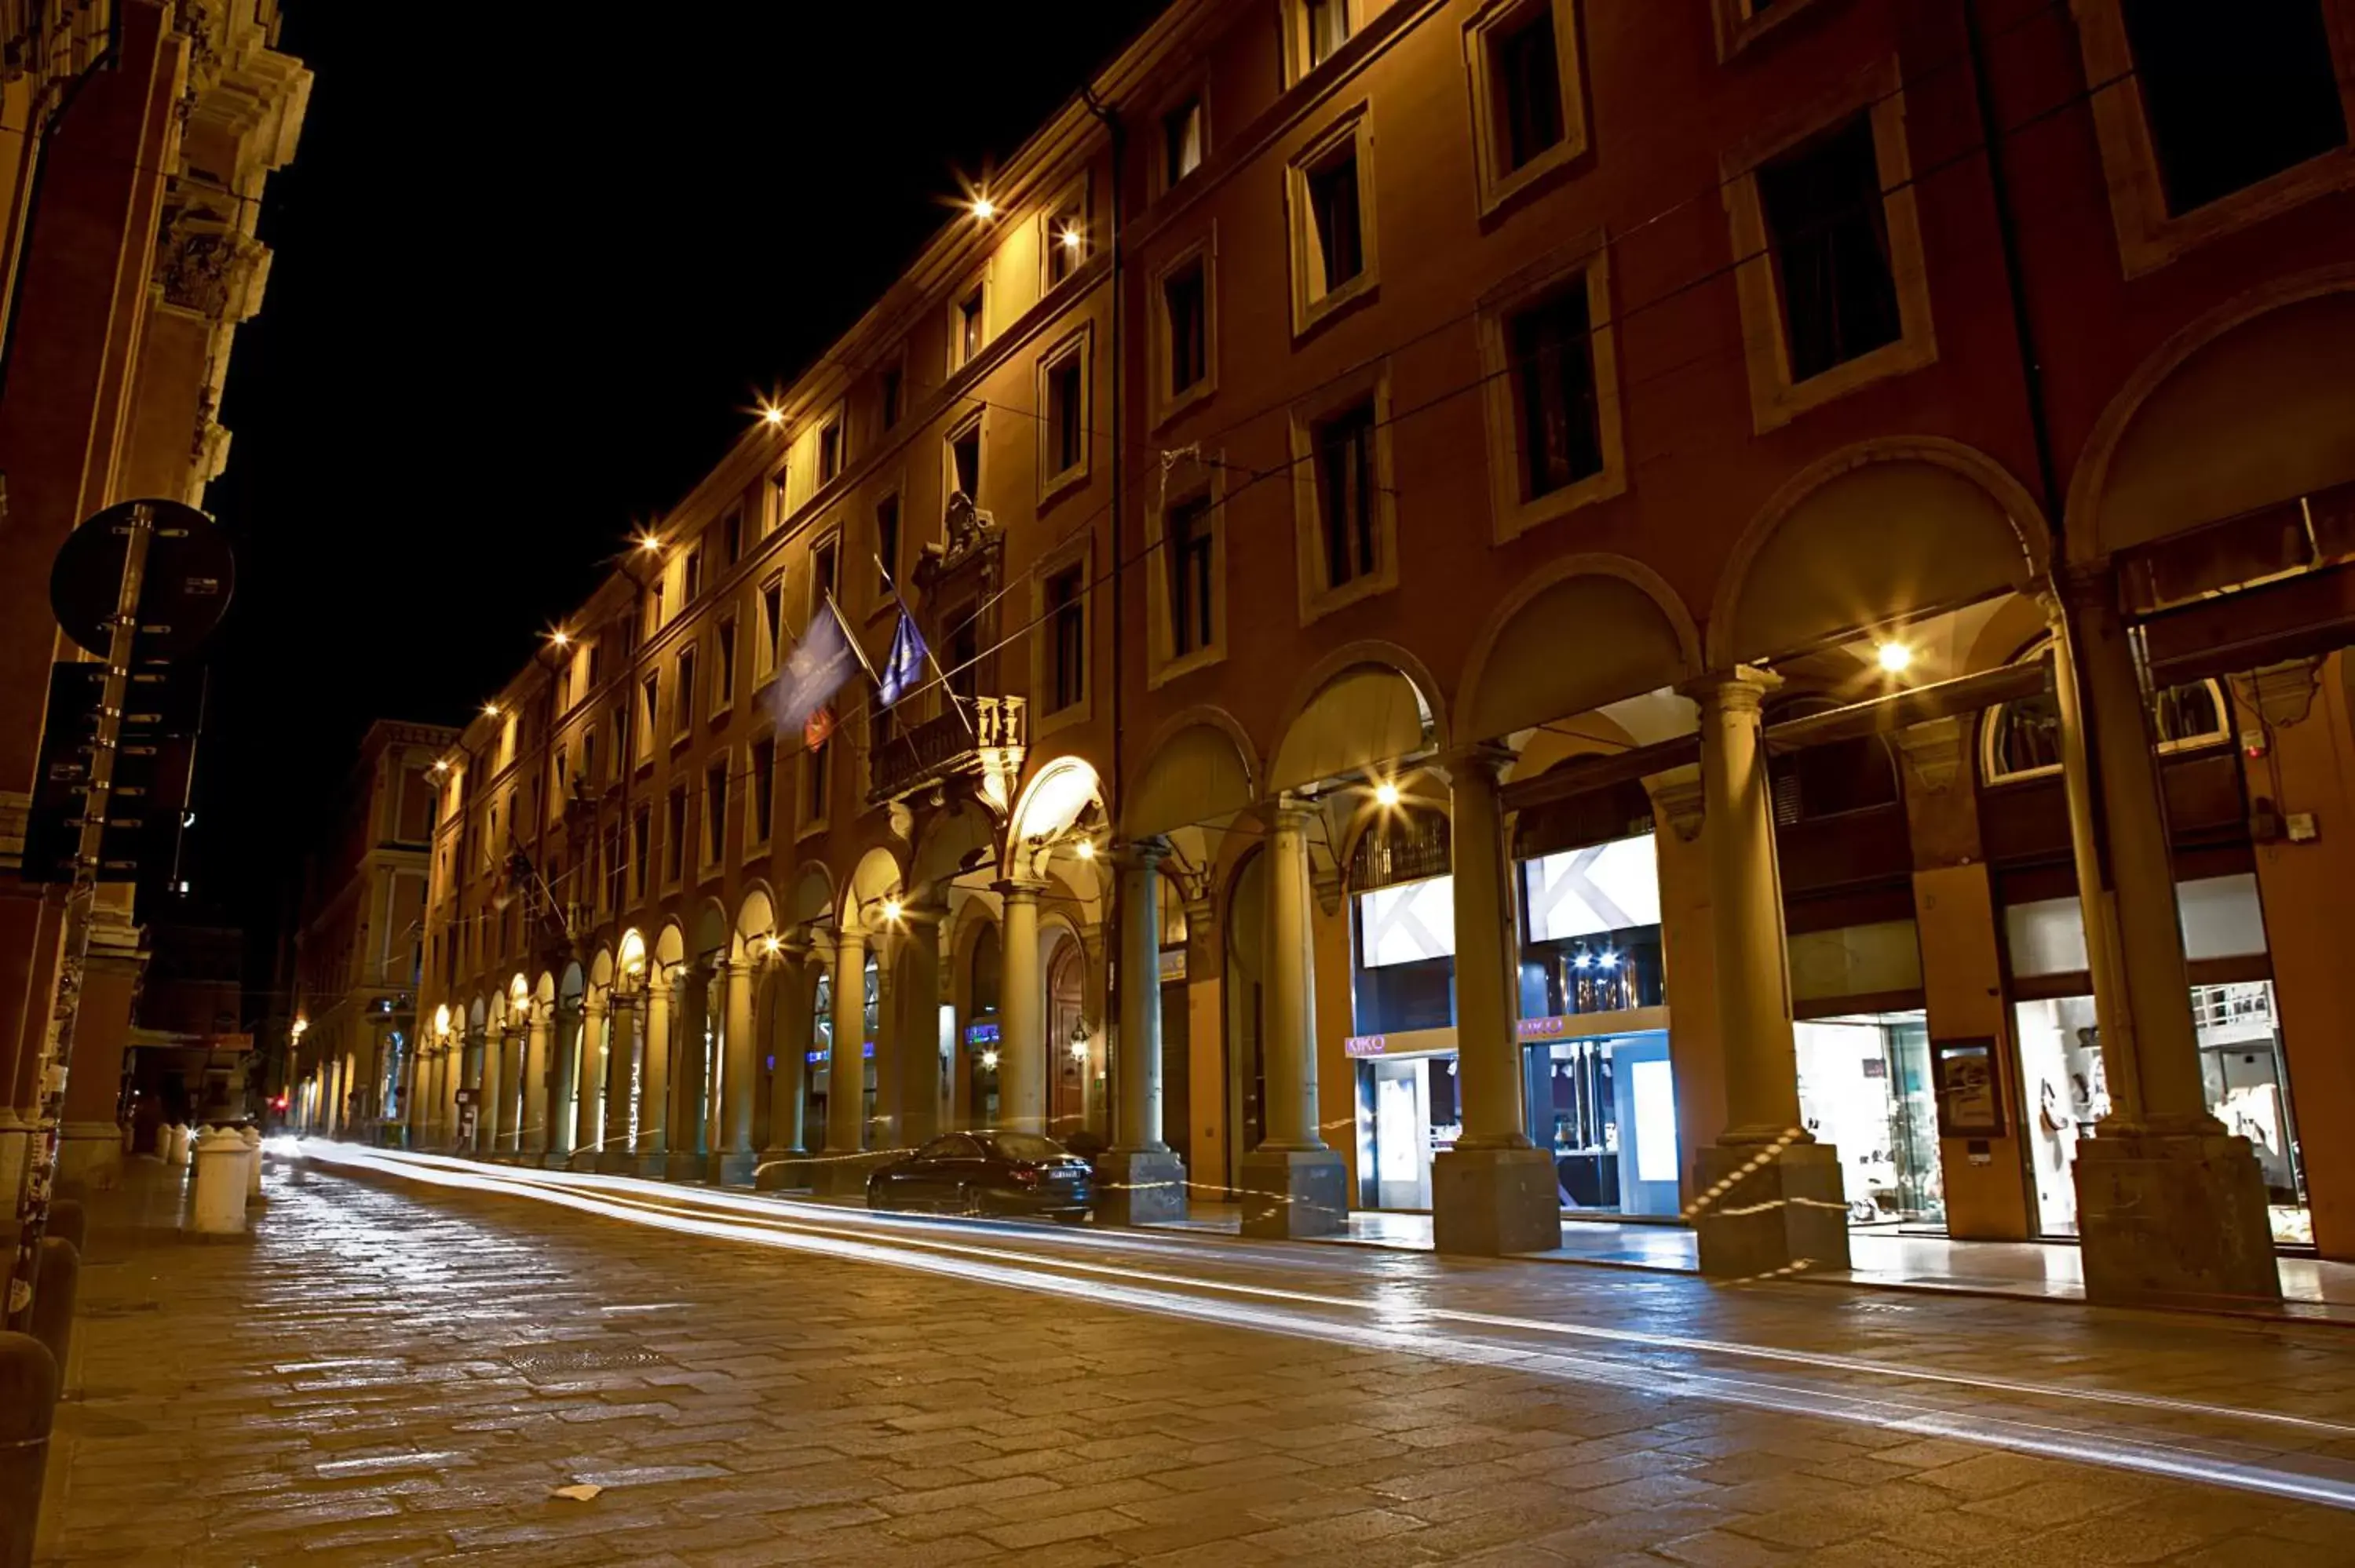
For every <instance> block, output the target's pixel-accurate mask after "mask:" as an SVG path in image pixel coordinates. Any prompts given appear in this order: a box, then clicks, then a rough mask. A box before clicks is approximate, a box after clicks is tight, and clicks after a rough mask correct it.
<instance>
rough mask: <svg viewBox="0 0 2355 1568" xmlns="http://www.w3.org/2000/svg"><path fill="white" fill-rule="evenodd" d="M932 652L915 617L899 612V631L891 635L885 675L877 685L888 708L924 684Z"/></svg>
mask: <svg viewBox="0 0 2355 1568" xmlns="http://www.w3.org/2000/svg"><path fill="white" fill-rule="evenodd" d="M930 652H932V650H930V649H928V648H926V647H925V646H924V634H923V633H922V631H919V630H917V629H916V618H915V617H914V616H912V615H910V614H909V613H908V612H907V611H906V610H905V609H902V610H901V611H900V630H897V631H894V632H893V633H892V634H891V653H890V657H889V658H887V659H885V660H884V661H883V673H882V674H881V675H880V676H879V677H878V678H877V680H876V683H875V684H876V688H877V690H878V692H879V694H881V696H882V698H883V705H884V706H885V707H887V708H888V707H890V706H891V705H893V704H894V703H896V702H898V701H899V700H900V698H901V697H904V696H906V695H907V694H909V693H910V692H912V691H914V690H915V689H916V687H917V686H918V685H919V684H921V683H922V681H923V678H924V659H925V657H926V655H928V654H929V653H930Z"/></svg>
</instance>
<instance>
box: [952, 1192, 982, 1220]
mask: <svg viewBox="0 0 2355 1568" xmlns="http://www.w3.org/2000/svg"><path fill="white" fill-rule="evenodd" d="M956 1212H957V1213H960V1214H963V1215H964V1216H965V1217H966V1218H967V1219H974V1218H977V1217H979V1216H980V1215H981V1214H983V1213H986V1212H987V1211H986V1209H984V1208H983V1206H982V1202H981V1192H980V1190H979V1189H977V1188H975V1187H971V1186H961V1187H959V1188H958V1189H957V1195H956Z"/></svg>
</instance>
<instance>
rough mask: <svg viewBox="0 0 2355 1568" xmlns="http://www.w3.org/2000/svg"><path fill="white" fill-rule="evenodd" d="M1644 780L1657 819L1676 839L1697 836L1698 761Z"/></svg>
mask: <svg viewBox="0 0 2355 1568" xmlns="http://www.w3.org/2000/svg"><path fill="white" fill-rule="evenodd" d="M1645 783H1646V785H1647V786H1649V788H1650V789H1651V791H1652V809H1653V810H1656V811H1657V812H1658V813H1659V816H1660V821H1662V822H1663V823H1664V824H1666V825H1667V827H1668V829H1669V831H1671V832H1674V833H1675V834H1676V835H1677V838H1678V842H1683V843H1690V842H1693V841H1694V840H1695V839H1697V838H1699V837H1700V829H1701V819H1702V810H1701V797H1700V765H1699V764H1690V765H1688V766H1686V767H1683V768H1672V769H1670V770H1669V771H1668V772H1666V773H1660V774H1655V775H1654V776H1653V777H1652V778H1650V779H1646V780H1645Z"/></svg>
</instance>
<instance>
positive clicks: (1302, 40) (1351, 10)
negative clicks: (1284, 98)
mask: <svg viewBox="0 0 2355 1568" xmlns="http://www.w3.org/2000/svg"><path fill="white" fill-rule="evenodd" d="M1332 3H1333V4H1334V5H1338V6H1340V7H1341V12H1342V16H1343V17H1344V18H1345V19H1346V21H1347V23H1348V33H1347V34H1345V35H1344V36H1343V37H1342V39H1341V41H1340V42H1339V43H1337V44H1336V45H1334V46H1333V49H1332V52H1331V53H1329V54H1327V56H1326V57H1325V58H1323V59H1317V58H1316V51H1315V47H1314V44H1313V43H1312V41H1311V39H1310V37H1309V27H1308V5H1307V0H1284V12H1283V24H1284V86H1285V87H1286V88H1292V87H1296V86H1298V85H1299V84H1300V83H1301V82H1303V81H1305V80H1306V79H1308V78H1310V77H1311V76H1314V75H1316V73H1317V72H1318V71H1321V70H1323V69H1325V68H1326V67H1327V66H1328V65H1331V64H1332V63H1333V62H1334V61H1335V60H1337V59H1338V58H1341V57H1342V56H1343V55H1344V54H1346V53H1347V52H1348V48H1349V46H1350V45H1351V44H1353V43H1355V42H1356V41H1357V40H1358V39H1359V37H1361V36H1362V35H1363V34H1364V33H1365V30H1366V26H1367V24H1368V23H1369V22H1370V21H1372V20H1373V17H1374V14H1375V13H1376V12H1377V11H1379V10H1380V9H1381V6H1382V4H1383V0H1332Z"/></svg>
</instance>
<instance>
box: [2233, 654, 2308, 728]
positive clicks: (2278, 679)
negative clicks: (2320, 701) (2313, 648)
mask: <svg viewBox="0 0 2355 1568" xmlns="http://www.w3.org/2000/svg"><path fill="white" fill-rule="evenodd" d="M2321 680H2322V661H2321V660H2319V659H2292V660H2289V661H2287V662H2285V663H2280V664H2267V665H2266V666H2265V667H2264V668H2263V669H2261V670H2257V671H2254V672H2253V673H2251V674H2250V675H2249V677H2248V681H2249V693H2250V695H2251V696H2252V697H2253V698H2254V700H2255V705H2256V710H2257V715H2258V716H2259V717H2261V718H2263V719H2264V721H2265V723H2267V724H2269V725H2272V726H2275V727H2276V728H2287V727H2288V726H2292V725H2299V724H2304V723H2305V722H2306V719H2307V715H2309V714H2311V713H2312V712H2313V711H2314V693H2315V689H2316V687H2317V686H2318V685H2319V684H2320V683H2321Z"/></svg>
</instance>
